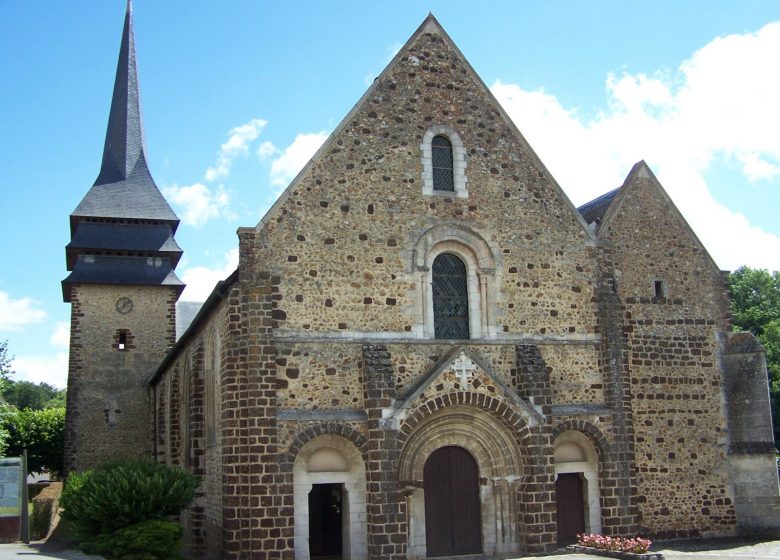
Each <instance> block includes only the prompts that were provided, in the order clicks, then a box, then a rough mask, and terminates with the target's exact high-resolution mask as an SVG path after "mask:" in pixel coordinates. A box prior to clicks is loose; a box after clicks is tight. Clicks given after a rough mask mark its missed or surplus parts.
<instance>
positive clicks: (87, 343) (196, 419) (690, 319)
mask: <svg viewBox="0 0 780 560" xmlns="http://www.w3.org/2000/svg"><path fill="white" fill-rule="evenodd" d="M487 40H489V39H487ZM133 41H134V38H133V29H132V14H131V9H130V7H129V6H128V12H127V16H126V21H125V29H124V34H123V38H122V43H121V50H120V54H119V65H118V68H117V76H116V82H115V87H114V93H113V99H112V105H111V110H110V115H109V122H108V132H107V135H106V143H105V150H104V153H103V160H102V165H101V169H100V173H99V176H98V178H97V180H96V181H95V184H94V185H93V186H92V187H91V189H89V191H88V192H87V194H86V195H85V196H84V198H83V200H82V201H81V202H80V203H79V205H78V206H77V208H76V209H75V210H74V211H73V213H72V214H71V215H70V225H71V241H70V243H69V244H68V246H67V249H66V253H67V267H68V270H69V271H70V273H69V276H68V277H67V278H66V279H65V280H64V281H63V295H64V299H65V301H66V302H69V303H70V304H71V309H72V315H71V317H72V319H71V349H70V374H69V382H68V415H67V435H66V463H67V468H68V469H69V470H70V471H71V472H72V471H78V470H82V469H85V468H88V467H91V466H94V465H96V464H98V463H100V462H101V461H103V460H105V459H108V458H114V457H117V456H122V455H127V456H132V455H148V456H152V457H154V458H156V459H157V460H158V461H161V462H165V463H168V464H171V465H177V466H180V467H182V468H185V469H187V470H190V471H191V472H193V473H194V474H196V475H197V476H198V477H199V479H200V481H201V483H200V487H199V490H198V495H197V498H196V501H195V502H194V504H193V505H192V507H190V508H189V509H188V510H187V511H186V512H185V513H184V514H183V516H182V522H183V524H184V526H185V528H186V537H185V540H186V547H187V550H188V554H189V555H190V556H191V557H193V558H209V559H219V558H224V559H250V558H251V559H265V558H268V559H292V558H297V559H300V560H304V559H308V558H318V557H328V558H344V559H354V560H360V559H368V558H371V559H389V560H401V559H418V558H426V557H437V556H457V555H470V554H482V555H484V556H486V557H496V558H500V557H521V556H526V555H531V554H537V553H542V552H549V551H551V550H554V549H555V548H556V547H557V546H558V544H563V543H568V542H571V541H572V540H573V538H574V536H575V535H576V534H577V533H580V532H595V533H603V534H607V535H630V536H633V535H636V534H640V535H643V536H649V537H654V538H661V537H666V538H675V537H696V536H701V537H708V536H718V535H735V534H744V533H755V532H758V531H761V532H776V531H777V528H778V526H780V517H778V511H780V510H779V509H778V508H780V500H779V499H778V480H777V469H776V465H775V447H774V442H773V439H772V426H771V419H770V416H769V406H768V390H767V375H766V366H765V360H764V352H763V349H762V348H761V347H760V346H759V345H758V344H757V342H756V341H755V339H754V338H753V337H752V336H751V335H749V334H745V333H733V332H731V330H732V329H731V324H730V317H729V300H728V293H727V290H726V284H725V281H724V273H723V272H722V271H720V270H719V269H718V267H717V265H716V264H715V263H714V261H713V260H712V258H711V257H710V255H709V254H708V253H707V250H706V249H705V248H704V247H703V245H702V244H701V242H700V241H699V240H698V239H697V237H696V235H695V234H694V233H693V231H692V230H691V229H690V227H689V226H688V224H687V223H686V221H685V219H684V218H683V216H682V215H681V214H680V212H679V211H678V209H677V208H676V207H675V206H674V204H673V203H672V201H671V200H670V198H669V196H668V195H667V194H666V192H665V191H664V189H663V188H662V186H661V185H660V184H659V182H658V180H657V179H656V177H655V176H654V175H653V173H652V171H651V170H650V168H649V167H648V165H647V164H645V163H644V162H639V163H637V164H636V165H635V166H634V167H633V168H632V169H631V170H630V172H629V173H628V175H627V177H626V179H625V182H624V183H623V184H622V186H620V187H619V188H617V189H615V190H612V191H610V192H607V193H606V194H604V195H603V196H601V197H599V198H597V199H596V200H594V201H592V202H589V203H588V204H585V205H584V206H582V207H580V208H575V207H574V206H573V205H572V203H571V202H570V200H569V199H568V198H567V196H566V195H565V194H564V192H563V191H562V190H561V188H560V187H559V185H558V184H557V183H556V181H555V179H554V178H553V177H552V176H551V175H550V173H549V171H548V170H547V168H546V167H545V166H544V164H543V163H542V162H541V161H540V160H539V158H538V157H537V156H536V154H535V153H534V151H533V149H532V148H531V147H530V146H529V145H528V143H527V142H526V140H525V139H524V138H523V136H522V134H521V132H520V131H519V130H518V129H517V127H516V126H515V124H514V123H513V122H512V121H511V120H510V118H509V117H508V116H507V114H506V112H505V111H504V110H503V109H502V108H501V106H500V105H499V104H498V102H497V101H496V99H495V98H494V97H493V95H492V94H491V93H490V91H489V90H488V88H487V87H486V86H485V84H484V83H483V82H482V80H481V79H480V78H479V76H478V75H477V73H476V72H475V70H474V69H473V68H472V67H471V65H470V64H469V63H468V61H467V60H466V58H465V57H464V56H463V54H462V53H461V52H460V51H459V50H458V48H457V47H456V46H455V44H454V42H453V41H452V39H450V37H449V36H448V35H447V34H446V33H445V31H444V30H443V29H442V27H441V26H440V25H439V23H438V22H437V20H436V19H435V18H434V17H433V16H428V17H427V18H426V19H425V21H423V23H422V25H420V27H419V28H418V29H417V30H416V31H415V32H414V34H413V35H412V36H411V38H410V39H409V40H408V42H407V43H406V44H405V45H404V46H403V47H402V48H401V50H400V51H399V52H398V54H397V55H396V56H395V58H394V59H393V60H392V61H391V62H390V64H389V65H388V66H387V68H386V69H385V70H384V71H383V72H382V74H381V75H380V76H379V77H378V78H377V79H376V80H375V81H374V83H373V84H372V85H371V87H370V88H368V91H366V93H365V94H364V95H363V97H362V98H361V99H360V100H358V102H357V104H356V105H355V106H354V108H353V109H352V110H351V111H350V112H349V114H347V115H346V117H345V118H344V120H343V121H342V122H341V123H340V124H339V125H338V126H337V127H336V129H335V130H334V131H333V133H332V134H331V135H330V137H329V138H328V140H327V141H326V142H325V144H324V145H323V146H322V147H321V148H320V150H319V151H318V152H317V154H316V155H315V156H314V157H313V158H312V160H311V161H310V162H309V163H308V164H307V165H306V166H305V167H304V169H303V170H302V171H301V172H300V174H299V175H298V176H297V177H296V178H295V179H294V180H293V181H292V183H291V184H290V185H289V186H288V187H287V190H286V191H285V192H284V193H283V194H282V195H281V196H280V197H279V199H278V200H277V201H276V203H275V204H274V205H273V207H272V208H271V209H270V210H269V211H268V213H267V214H266V215H265V216H263V217H262V218H261V219H260V221H259V222H258V223H257V225H255V226H249V227H242V228H240V229H239V230H238V244H239V250H240V260H239V265H238V269H237V270H236V271H235V272H234V273H233V274H231V275H230V276H229V277H228V278H226V279H225V280H224V281H222V282H220V283H219V284H218V285H217V286H216V287H215V288H214V291H213V292H212V294H211V296H210V297H209V298H208V300H207V301H206V302H205V303H204V304H203V305H202V306H201V307H200V309H199V311H198V312H197V315H196V316H195V317H194V320H193V321H192V322H191V323H190V324H189V327H188V328H186V331H185V332H183V333H180V336H179V337H178V338H177V335H176V302H177V299H178V297H179V295H180V293H181V291H182V289H183V284H182V282H181V281H180V280H179V279H178V278H177V276H176V274H175V271H174V269H175V267H176V264H177V262H178V260H179V258H180V257H181V255H182V250H181V248H180V247H179V246H178V245H177V243H176V241H175V238H174V235H175V232H176V229H177V226H178V223H179V220H178V218H177V217H176V215H175V214H174V212H173V211H172V210H171V208H170V206H169V205H168V204H167V202H166V201H165V199H164V198H163V197H162V195H161V194H160V191H159V190H158V189H157V187H156V185H155V183H154V180H153V178H152V175H151V173H150V171H149V169H148V167H147V163H146V154H145V147H144V141H143V127H142V120H141V108H140V102H139V93H138V84H137V73H136V63H135V49H134V43H133Z"/></svg>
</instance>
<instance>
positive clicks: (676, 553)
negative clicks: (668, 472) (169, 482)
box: [0, 540, 780, 560]
mask: <svg viewBox="0 0 780 560" xmlns="http://www.w3.org/2000/svg"><path fill="white" fill-rule="evenodd" d="M653 549H654V552H663V554H664V556H665V557H666V560H696V559H703V560H731V559H732V558H733V559H736V560H749V559H755V560H780V541H768V542H759V543H755V542H746V541H727V540H717V541H695V542H680V543H661V544H659V545H658V547H653ZM13 558H16V559H19V560H21V559H25V558H29V559H30V560H43V559H47V558H48V559H61V560H99V557H98V556H88V555H86V554H82V553H80V552H75V551H73V550H61V551H42V550H40V545H24V544H0V560H7V559H13ZM598 558H602V557H600V556H592V555H590V554H556V555H553V556H537V557H536V560H545V559H549V560H597V559H598Z"/></svg>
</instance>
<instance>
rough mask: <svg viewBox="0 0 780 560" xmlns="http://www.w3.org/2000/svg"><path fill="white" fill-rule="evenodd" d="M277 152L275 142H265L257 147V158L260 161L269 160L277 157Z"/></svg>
mask: <svg viewBox="0 0 780 560" xmlns="http://www.w3.org/2000/svg"><path fill="white" fill-rule="evenodd" d="M278 151H279V150H277V148H276V146H274V144H273V142H270V141H265V142H263V143H262V144H260V146H258V147H257V157H259V158H260V159H268V158H269V157H271V156H273V155H276V153H277V152H278Z"/></svg>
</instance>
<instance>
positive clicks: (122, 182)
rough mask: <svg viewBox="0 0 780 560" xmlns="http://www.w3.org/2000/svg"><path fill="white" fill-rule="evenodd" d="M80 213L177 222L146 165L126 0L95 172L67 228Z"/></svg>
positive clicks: (130, 15) (130, 17)
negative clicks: (104, 136)
mask: <svg viewBox="0 0 780 560" xmlns="http://www.w3.org/2000/svg"><path fill="white" fill-rule="evenodd" d="M80 217H93V218H94V217H104V218H125V219H143V220H162V221H168V222H172V227H173V229H174V231H175V229H176V226H177V225H178V223H179V219H178V217H177V216H176V214H174V212H173V210H171V207H170V206H169V205H168V203H167V202H166V201H165V199H164V198H163V196H162V194H161V193H160V191H159V189H158V188H157V185H156V184H155V182H154V179H153V178H152V174H151V173H150V172H149V168H148V167H147V163H146V145H145V141H144V128H143V119H142V116H141V97H140V91H139V87H138V71H137V69H136V59H135V38H134V34H133V5H132V2H131V0H128V2H127V11H126V13H125V25H124V30H123V33H122V43H121V45H120V49H119V61H118V63H117V67H116V79H115V81H114V93H113V97H112V98H111V111H110V113H109V117H108V128H107V130H106V142H105V146H104V148H103V161H102V164H101V166H100V173H99V174H98V178H97V179H96V180H95V184H94V185H93V186H92V188H91V189H90V190H89V192H88V193H87V195H86V196H85V197H84V198H83V199H82V201H81V202H80V203H79V205H78V206H77V207H76V210H74V212H73V214H71V229H72V230H73V229H74V228H75V222H74V221H77V220H78V218H80Z"/></svg>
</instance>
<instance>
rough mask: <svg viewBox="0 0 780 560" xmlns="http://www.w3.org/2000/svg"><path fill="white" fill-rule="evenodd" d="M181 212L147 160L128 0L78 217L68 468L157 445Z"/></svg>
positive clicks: (71, 282) (74, 224) (66, 293)
mask: <svg viewBox="0 0 780 560" xmlns="http://www.w3.org/2000/svg"><path fill="white" fill-rule="evenodd" d="M178 225H179V219H178V217H177V216H176V214H174V212H173V210H171V207H170V206H169V205H168V203H167V202H166V201H165V198H163V196H162V194H161V193H160V191H159V189H158V188H157V185H156V184H155V182H154V179H153V178H152V175H151V173H150V172H149V168H148V166H147V161H146V147H145V143H144V130H143V120H142V117H141V100H140V95H139V88H138V74H137V71H136V59H135V44H134V37H133V13H132V3H131V2H130V0H128V3H127V12H126V14H125V24H124V31H123V33H122V43H121V46H120V50H119V62H118V64H117V70H116V79H115V82H114V93H113V97H112V100H111V110H110V113H109V117H108V129H107V131H106V141H105V147H104V149H103V161H102V164H101V167H100V173H99V174H98V177H97V179H96V180H95V183H94V185H92V187H91V188H90V189H89V191H88V192H87V194H86V195H85V196H84V198H83V199H82V200H81V202H80V203H79V204H78V206H77V207H76V209H75V210H74V211H73V213H72V214H71V215H70V233H71V240H70V243H68V245H67V247H66V248H65V254H66V261H67V269H68V270H69V271H70V274H69V276H68V277H67V278H66V279H65V280H63V281H62V292H63V299H64V300H65V302H67V303H70V304H71V327H70V364H69V370H68V400H67V413H66V426H67V427H66V431H65V469H66V471H67V472H71V471H81V470H84V469H86V468H90V467H94V466H96V465H98V464H100V463H101V462H103V461H105V460H107V459H111V458H116V457H121V456H139V455H144V454H150V453H151V447H152V429H151V418H152V413H151V411H152V409H151V402H150V393H149V391H148V388H147V380H148V378H149V377H150V376H151V374H152V373H153V372H154V369H155V367H156V366H157V365H158V364H159V362H160V361H161V360H162V358H163V357H164V356H165V353H166V351H167V350H168V348H169V347H170V346H171V345H173V343H174V341H175V336H176V332H175V331H176V326H175V323H176V315H175V313H176V311H175V309H176V301H177V300H178V298H179V296H180V295H181V292H182V290H183V289H184V284H183V283H182V282H181V280H179V278H178V277H177V276H176V273H175V271H174V269H175V267H176V265H177V263H178V262H179V259H180V257H181V255H182V250H181V248H180V247H179V246H178V244H177V243H176V240H175V239H174V234H175V232H176V228H177V227H178Z"/></svg>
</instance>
